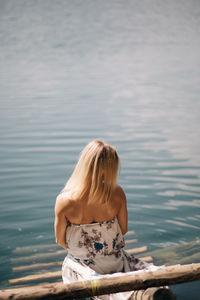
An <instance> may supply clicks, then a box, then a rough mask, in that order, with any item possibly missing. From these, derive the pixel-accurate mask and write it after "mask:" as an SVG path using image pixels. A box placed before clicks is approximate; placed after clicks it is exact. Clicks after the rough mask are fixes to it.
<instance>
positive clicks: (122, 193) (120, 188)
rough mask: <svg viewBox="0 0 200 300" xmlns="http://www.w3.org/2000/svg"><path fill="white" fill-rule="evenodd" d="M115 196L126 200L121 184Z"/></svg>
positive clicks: (117, 187)
mask: <svg viewBox="0 0 200 300" xmlns="http://www.w3.org/2000/svg"><path fill="white" fill-rule="evenodd" d="M115 194H116V195H117V196H119V197H120V198H122V199H126V195H125V193H124V190H123V188H122V187H121V186H120V185H119V184H117V186H116V188H115Z"/></svg>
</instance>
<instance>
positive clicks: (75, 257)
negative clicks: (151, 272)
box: [55, 140, 151, 299]
mask: <svg viewBox="0 0 200 300" xmlns="http://www.w3.org/2000/svg"><path fill="white" fill-rule="evenodd" d="M119 164H120V160H119V156H118V154H117V152H116V150H115V149H114V148H113V147H112V146H110V145H108V144H106V143H104V142H102V141H99V140H95V141H92V142H91V143H89V144H88V145H87V146H86V147H85V149H84V150H83V152H82V154H81V156H80V159H79V161H78V163H77V165H76V167H75V169H74V172H73V174H72V176H71V177H70V179H69V180H68V182H67V184H66V186H65V187H64V189H63V190H62V192H61V193H60V194H59V195H58V197H57V199H56V205H55V236H56V242H57V243H58V244H59V245H60V246H61V247H63V248H65V249H67V250H68V255H67V257H66V258H65V261H64V263H63V268H62V276H63V281H64V283H69V282H72V281H76V280H79V279H89V278H92V276H94V275H95V274H96V273H98V274H108V273H115V272H128V271H136V270H141V269H147V268H148V269H149V268H151V267H150V265H149V264H147V263H146V262H143V261H141V260H139V259H136V258H134V257H133V256H131V255H129V254H127V253H126V252H125V251H124V250H123V247H124V245H125V243H124V238H123V235H124V234H125V233H126V232H127V206H126V196H125V194H124V191H123V189H122V188H121V187H120V186H119V185H118V184H117V176H118V171H119ZM129 296H130V292H126V293H123V297H122V293H120V295H119V293H118V294H116V295H112V296H110V298H108V299H111V298H112V299H128V297H129ZM113 297H114V298H113ZM99 298H101V297H99ZM102 299H105V298H103V297H102Z"/></svg>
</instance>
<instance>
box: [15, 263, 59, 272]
mask: <svg viewBox="0 0 200 300" xmlns="http://www.w3.org/2000/svg"><path fill="white" fill-rule="evenodd" d="M62 263H63V262H61V261H58V262H49V263H41V264H32V265H27V266H20V267H14V268H12V270H13V272H20V271H27V270H35V269H42V268H49V267H55V266H60V265H62Z"/></svg>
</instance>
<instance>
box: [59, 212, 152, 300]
mask: <svg viewBox="0 0 200 300" xmlns="http://www.w3.org/2000/svg"><path fill="white" fill-rule="evenodd" d="M66 242H67V250H68V255H67V256H66V258H65V260H64V262H63V266H62V278H63V282H64V283H71V282H74V281H77V280H87V279H92V278H94V276H101V277H102V276H104V275H102V274H113V273H117V272H131V271H138V270H152V268H153V266H152V265H150V264H148V263H146V262H144V261H142V260H139V259H137V258H135V257H134V256H133V255H130V254H128V253H127V252H126V251H125V250H124V249H123V247H124V246H125V242H124V238H123V235H122V232H121V228H120V226H119V223H118V219H117V217H115V218H114V219H112V220H110V221H106V222H100V223H91V224H83V225H75V224H71V223H68V226H67V231H66ZM132 293H133V292H123V293H117V294H110V295H105V296H98V297H94V298H95V299H106V300H107V299H109V300H111V299H115V300H117V299H128V298H129V297H130V295H131V294H132Z"/></svg>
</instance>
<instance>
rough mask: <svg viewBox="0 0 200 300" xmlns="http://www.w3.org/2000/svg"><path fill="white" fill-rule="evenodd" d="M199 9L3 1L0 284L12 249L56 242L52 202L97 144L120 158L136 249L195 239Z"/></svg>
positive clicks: (183, 290)
mask: <svg viewBox="0 0 200 300" xmlns="http://www.w3.org/2000/svg"><path fill="white" fill-rule="evenodd" d="M199 14H200V3H199V1H195V0H192V1H186V0H183V1H172V0H167V1H155V0H153V1H130V0H128V1H126V2H124V1H119V0H118V1H116V0H115V1H114V0H111V1H104V0H101V1H98V0H96V1H89V0H84V1H82V0H74V1H64V0H60V1H58V0H57V1H55V0H54V1H53V0H49V1H42V0H41V1H39V0H38V1H31V0H29V1H22V0H18V1H14V0H12V1H10V0H8V1H2V0H1V1H0V41H1V42H0V53H1V55H0V107H1V109H0V145H1V152H0V166H1V168H0V189H1V194H0V198H1V199H0V233H1V242H0V255H1V258H0V262H1V271H0V282H1V288H4V287H10V285H9V284H8V280H9V279H11V278H14V277H16V275H15V274H13V270H12V268H13V259H14V257H15V254H14V253H15V249H16V248H19V247H28V246H30V248H31V247H33V248H34V247H35V246H37V245H40V246H41V247H43V246H44V247H45V245H47V244H53V243H54V233H53V217H54V202H55V198H56V195H57V194H58V193H59V191H60V190H61V189H62V187H63V186H64V184H65V182H66V180H67V178H68V177H69V175H70V174H71V172H72V170H73V167H74V165H75V163H76V160H77V158H78V155H79V152H80V150H81V149H82V148H83V147H84V146H85V145H86V144H87V143H88V142H89V141H91V140H92V139H95V138H101V139H104V140H106V141H107V142H109V143H111V144H113V145H114V146H115V147H116V148H117V150H118V152H119V155H120V157H121V163H122V169H121V172H120V178H119V182H120V184H121V185H122V186H123V188H124V190H125V192H126V195H127V200H128V212H129V230H135V232H136V238H137V239H138V241H139V243H138V246H143V245H147V246H148V249H149V250H153V249H158V248H164V247H167V246H171V245H176V244H179V243H185V242H190V241H195V240H198V239H199V236H200V235H199V232H200V231H199V229H200V154H199V148H200V139H199V133H200V126H199V113H200V101H199V94H200V71H199V70H200V55H199V48H200V18H199ZM45 251H47V252H48V251H51V249H49V250H48V249H47V250H45ZM23 255H24V254H23V253H22V254H21V257H23ZM32 262H33V261H31V263H32ZM174 289H175V290H176V294H177V295H178V299H188V298H189V299H195V300H196V299H198V297H199V292H200V289H199V286H198V284H197V283H192V284H185V285H180V286H176V287H175V288H174ZM192 297H193V298H192Z"/></svg>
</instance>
